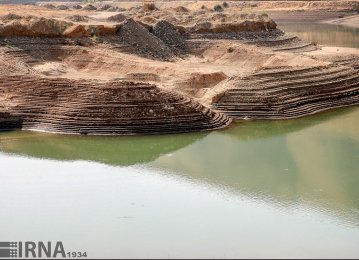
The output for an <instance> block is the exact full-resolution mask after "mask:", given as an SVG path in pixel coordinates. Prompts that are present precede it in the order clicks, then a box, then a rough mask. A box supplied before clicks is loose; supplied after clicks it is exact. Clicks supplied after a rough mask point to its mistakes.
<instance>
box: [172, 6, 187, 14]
mask: <svg viewBox="0 0 359 260" xmlns="http://www.w3.org/2000/svg"><path fill="white" fill-rule="evenodd" d="M174 10H175V11H176V12H178V13H188V12H189V9H187V8H186V7H184V6H178V7H175V8H174Z"/></svg>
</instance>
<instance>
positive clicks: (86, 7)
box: [82, 4, 97, 11]
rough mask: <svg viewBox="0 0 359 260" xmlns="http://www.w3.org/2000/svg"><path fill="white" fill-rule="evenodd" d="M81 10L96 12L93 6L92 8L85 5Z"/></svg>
mask: <svg viewBox="0 0 359 260" xmlns="http://www.w3.org/2000/svg"><path fill="white" fill-rule="evenodd" d="M82 10H85V11H96V10H97V8H96V7H95V6H93V5H91V4H90V5H85V6H84V7H83V8H82Z"/></svg>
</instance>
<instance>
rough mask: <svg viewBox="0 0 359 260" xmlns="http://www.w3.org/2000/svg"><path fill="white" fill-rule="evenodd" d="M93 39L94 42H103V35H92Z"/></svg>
mask: <svg viewBox="0 0 359 260" xmlns="http://www.w3.org/2000/svg"><path fill="white" fill-rule="evenodd" d="M92 41H93V42H97V43H101V42H102V39H101V37H100V36H98V35H96V34H95V35H94V36H92Z"/></svg>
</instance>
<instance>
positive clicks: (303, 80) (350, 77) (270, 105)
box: [212, 65, 359, 119]
mask: <svg viewBox="0 0 359 260" xmlns="http://www.w3.org/2000/svg"><path fill="white" fill-rule="evenodd" d="M354 104H359V73H358V72H357V71H356V70H355V69H354V68H350V67H344V66H338V65H334V66H324V67H323V66H320V67H305V68H301V69H295V70H293V69H281V70H280V69H279V70H278V69H273V70H270V69H267V70H263V71H261V72H259V73H256V74H253V75H251V76H249V77H245V78H238V77H234V78H232V79H230V80H229V82H227V88H226V90H225V91H224V92H223V93H222V95H220V96H219V97H218V98H217V100H215V101H214V103H213V104H212V108H214V109H216V110H217V111H221V112H223V113H226V114H228V115H230V116H231V117H233V118H239V119H241V118H253V119H284V118H294V117H300V116H304V115H309V114H313V113H316V112H319V111H323V110H326V109H330V108H335V107H341V106H348V105H354Z"/></svg>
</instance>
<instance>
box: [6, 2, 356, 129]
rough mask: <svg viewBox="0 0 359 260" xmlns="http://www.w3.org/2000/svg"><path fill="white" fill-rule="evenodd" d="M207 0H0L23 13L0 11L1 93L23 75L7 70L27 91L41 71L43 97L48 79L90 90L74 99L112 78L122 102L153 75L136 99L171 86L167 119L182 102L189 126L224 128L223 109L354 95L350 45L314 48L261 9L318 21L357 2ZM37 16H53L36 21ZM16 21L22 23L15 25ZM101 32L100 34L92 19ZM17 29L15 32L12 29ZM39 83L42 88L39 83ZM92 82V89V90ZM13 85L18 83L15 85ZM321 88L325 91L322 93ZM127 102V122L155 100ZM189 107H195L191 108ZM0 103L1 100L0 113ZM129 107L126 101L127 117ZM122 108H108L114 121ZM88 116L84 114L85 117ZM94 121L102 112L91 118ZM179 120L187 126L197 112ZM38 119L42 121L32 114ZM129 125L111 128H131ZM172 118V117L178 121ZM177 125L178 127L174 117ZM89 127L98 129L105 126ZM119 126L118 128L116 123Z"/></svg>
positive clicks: (269, 112) (257, 109)
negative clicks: (77, 5)
mask: <svg viewBox="0 0 359 260" xmlns="http://www.w3.org/2000/svg"><path fill="white" fill-rule="evenodd" d="M109 3H111V2H109ZM218 3H221V5H223V2H214V1H211V2H207V1H176V2H175V1H170V2H159V3H158V8H159V10H155V11H152V12H149V11H143V10H142V9H141V8H139V7H138V6H140V2H116V3H111V4H112V5H116V7H121V8H126V10H123V11H121V12H120V11H117V12H107V11H87V10H74V9H71V8H73V7H72V6H71V4H69V3H66V4H67V5H69V8H70V10H56V9H49V8H48V7H45V6H28V5H26V6H19V5H6V6H5V5H0V16H4V15H8V14H17V15H20V16H22V17H21V18H16V17H15V18H9V19H10V20H9V21H8V20H6V19H4V18H2V23H3V25H2V26H0V35H1V33H9V30H10V34H5V35H6V37H5V38H4V37H0V53H1V58H0V76H1V77H2V80H3V82H4V83H3V84H5V83H6V86H7V91H8V90H9V89H11V84H16V85H17V84H22V83H21V77H20V78H19V79H17V78H16V80H11V81H10V80H9V82H7V80H6V77H9V74H12V73H14V74H16V75H20V74H21V75H26V77H25V78H24V87H26V88H28V89H27V90H26V91H27V92H26V91H25V90H24V91H25V92H26V93H31V88H32V87H33V86H32V84H35V83H33V82H36V81H37V80H39V79H41V80H40V81H41V84H42V85H41V86H42V88H43V89H44V91H46V92H48V91H49V92H51V97H52V96H56V98H59V97H58V95H60V94H59V93H61V91H62V89H61V87H58V86H57V84H56V81H59V82H60V83H61V84H63V85H66V84H69V86H73V88H74V89H75V90H74V91H75V92H74V93H68V96H69V97H70V96H71V95H79V96H81V95H82V91H83V90H82V89H81V86H82V84H84V86H85V87H86V88H89V89H91V91H89V92H88V93H89V94H88V97H86V99H84V100H82V101H81V102H83V103H84V104H89V103H91V102H90V101H91V99H92V98H94V97H95V96H96V95H99V94H103V91H102V90H101V88H106V89H107V88H108V89H111V87H112V86H113V85H115V86H116V87H118V88H119V89H120V90H121V91H122V92H123V93H122V94H121V95H123V96H124V97H123V99H122V100H121V102H123V103H124V104H125V103H126V102H127V101H126V98H125V95H127V94H126V93H127V92H126V91H127V87H126V86H128V85H129V86H132V85H131V84H133V83H136V84H140V85H141V86H142V85H143V86H145V88H147V86H148V85H147V84H153V86H156V93H159V94H158V96H156V97H155V96H151V93H147V94H148V96H147V97H146V99H149V100H151V99H152V98H153V100H152V101H153V104H154V106H157V105H158V103H159V104H161V102H164V101H163V99H162V94H163V93H165V94H163V95H164V96H166V98H167V97H168V100H172V99H173V97H177V95H179V96H180V97H181V99H179V100H182V99H183V100H186V102H187V103H186V104H185V105H183V106H182V103H181V102H182V101H181V102H179V104H178V107H179V108H178V109H179V110H178V111H176V113H177V114H175V115H176V117H178V118H181V117H185V116H186V115H185V113H186V111H193V113H195V114H196V115H197V116H198V117H199V118H200V117H203V116H204V117H205V118H206V120H207V121H205V122H201V124H202V123H203V125H201V126H200V127H199V128H197V129H211V128H212V129H214V128H220V127H224V126H226V125H228V123H229V119H228V118H227V115H229V116H231V117H234V118H250V117H253V118H268V119H279V118H291V117H297V116H303V115H306V114H312V113H315V112H318V111H322V110H325V109H329V108H331V107H337V106H347V105H352V104H356V103H357V102H359V101H358V99H359V95H358V94H357V93H358V87H359V75H358V70H357V69H358V62H357V61H358V60H359V59H358V57H359V50H357V49H350V48H328V47H321V46H317V45H315V44H313V43H308V42H304V41H302V40H301V39H299V38H297V37H295V36H293V35H288V34H286V33H285V32H282V31H280V30H278V29H276V28H275V23H274V22H273V21H272V20H271V18H270V17H268V15H267V14H264V13H263V12H264V11H268V12H269V13H270V12H272V13H273V15H274V16H275V15H277V17H278V19H283V20H285V19H291V20H292V21H296V20H300V19H303V18H305V17H307V18H308V19H313V21H314V20H315V21H317V20H322V19H324V20H325V19H327V18H334V17H337V16H338V15H339V14H340V15H341V13H344V15H347V14H350V13H352V12H353V10H354V9H355V8H357V7H358V3H359V1H341V2H340V3H336V4H335V2H334V1H321V2H310V3H309V2H308V1H293V2H282V1H263V2H252V1H251V2H244V3H243V2H232V1H229V2H228V4H229V7H224V6H223V7H222V8H223V11H221V12H216V11H214V10H212V9H213V7H214V6H215V5H216V4H218ZM58 4H60V3H56V5H58ZM100 4H101V5H103V4H105V3H96V8H101V5H100ZM72 5H73V4H72ZM136 6H137V7H136ZM203 6H204V7H203ZM274 9H275V11H274ZM278 10H279V11H278ZM293 10H296V11H295V12H294V11H293ZM298 10H303V11H299V12H298ZM329 10H331V12H329ZM24 13H26V14H29V13H30V14H36V16H37V17H30V18H29V17H24ZM116 14H121V15H120V16H118V17H117V19H119V20H118V21H117V20H116V19H111V20H109V19H108V18H109V17H112V16H114V15H116ZM291 14H295V15H294V16H293V15H291ZM74 15H77V16H75V17H74ZM122 16H123V17H122ZM39 17H45V18H55V19H56V20H55V22H54V21H53V20H51V22H49V20H44V21H43V20H39V19H40V18H39ZM290 17H291V18H290ZM122 18H123V19H122ZM128 18H131V19H128ZM74 19H75V20H74ZM76 19H79V20H78V21H76ZM356 19H357V18H356ZM39 21H40V22H39ZM42 21H43V22H42ZM64 21H65V22H64ZM355 21H356V20H355V19H354V20H353V19H349V18H348V20H347V22H348V23H352V24H354V23H355ZM70 22H71V23H70ZM163 22H165V23H164V25H163V24H162V25H163V26H162V27H160V26H159V24H160V23H163ZM19 24H20V25H21V26H20V28H21V30H18V29H17V28H19ZM28 24H30V25H29V26H27V25H28ZM58 24H61V27H62V26H66V30H65V29H64V31H65V32H62V31H61V30H59V28H57V27H56V28H57V30H58V32H57V34H56V35H51V37H49V35H47V33H48V32H49V30H50V31H51V30H52V28H53V27H51V26H52V25H55V26H57V25H58ZM42 25H46V26H45V27H43V26H42ZM99 25H100V26H99ZM101 26H105V27H106V28H107V29H106V30H107V31H106V32H107V33H108V32H109V31H110V34H104V35H103V34H99V30H100V29H99V28H102V27H101ZM4 28H5V29H4ZM29 28H30V29H29ZM109 28H110V29H111V30H109ZM114 28H115V29H114ZM6 30H8V31H6ZM11 30H14V31H16V34H14V35H11ZM101 30H102V31H101V32H103V28H102V29H101ZM68 31H69V32H68ZM24 33H26V35H22V34H24ZM29 33H30V35H29ZM9 35H10V36H9ZM23 36H26V37H23ZM28 36H31V37H28ZM39 36H41V37H39ZM10 72H11V73H10ZM325 75H329V76H325ZM11 78H14V77H13V76H11ZM19 81H20V82H19ZM122 81H123V82H127V83H121V82H122ZM29 82H30V83H29ZM128 82H130V83H128ZM26 84H27V85H26ZM47 84H48V85H49V86H51V88H50V89H49V88H48V86H47ZM52 86H54V87H52ZM96 86H99V89H96V90H93V88H96ZM123 86H125V87H123ZM288 86H291V87H288ZM301 86H303V87H301ZM0 87H1V86H0ZM52 88H55V89H52ZM307 89H308V90H307ZM18 90H19V91H20V92H21V88H18ZM85 92H86V91H85ZM86 93H87V92H86ZM106 93H107V92H106ZM15 94H16V95H17V98H18V99H19V100H20V101H21V102H23V104H27V102H28V100H26V98H23V97H21V95H20V94H19V93H15ZM29 95H30V94H29ZM133 95H134V97H133V100H142V98H143V97H142V94H141V91H137V92H134V93H133ZM172 95H173V96H172ZM325 95H327V96H328V98H324V100H323V96H325ZM30 96H31V95H30ZM318 97H321V98H318ZM39 98H40V99H42V97H41V93H40V92H39V93H37V95H36V96H34V97H31V100H30V101H31V102H33V103H32V104H37V102H38V100H37V99H39ZM336 98H337V99H336ZM0 99H3V100H7V102H8V104H10V105H11V106H10V108H11V109H14V110H13V111H15V112H16V104H12V101H11V98H9V97H8V96H7V95H5V96H3V97H2V96H1V95H0ZM60 99H61V97H60ZM106 100H112V101H113V102H114V104H116V105H117V103H116V96H111V95H108V93H107V94H106V96H104V99H103V100H102V101H101V100H99V103H98V105H99V106H100V105H101V104H100V103H101V102H106ZM161 100H162V101H161ZM188 100H190V101H188ZM20 101H19V102H20ZM112 101H111V102H112ZM152 101H151V102H152ZM46 102H47V104H48V105H49V107H50V109H48V110H47V111H48V112H49V115H51V111H53V109H55V108H51V106H52V105H53V102H52V101H51V100H46ZM141 102H142V101H141ZM166 102H170V101H166ZM135 103H136V102H135V101H133V104H132V103H131V106H132V107H134V109H135V110H136V113H137V114H136V115H135V116H134V117H133V118H131V120H136V116H138V119H140V118H141V116H140V115H144V114H146V115H148V116H149V117H152V116H153V114H152V112H151V113H150V112H149V111H153V110H154V109H153V108H151V106H152V105H149V106H147V107H146V108H145V109H146V110H145V111H144V110H141V109H142V108H141V106H138V107H136V105H135ZM176 104H177V103H176ZM65 105H66V102H64V107H61V108H58V109H59V111H58V112H56V113H58V114H56V116H61V111H63V110H64V109H65V111H67V110H66V109H69V110H70V109H74V107H75V108H76V109H78V111H80V112H81V113H82V112H84V113H85V112H86V111H84V110H81V109H80V108H81V105H78V104H76V106H74V107H72V108H66V106H65ZM24 107H25V105H24ZM124 107H126V105H124ZM196 107H197V108H198V107H200V111H198V109H197V110H196ZM0 108H1V104H0ZM120 108H121V107H120V106H119V107H118V108H116V109H120ZM127 108H128V107H127ZM4 109H5V110H6V109H9V107H4ZM26 109H29V107H26ZM41 109H43V108H41ZM92 109H93V108H92ZM191 109H192V110H191ZM193 109H195V110H193ZM212 109H213V110H212ZM23 110H24V111H25V108H23ZM35 110H36V109H35ZM36 111H37V110H36ZM39 111H40V110H39ZM71 111H72V110H71ZM76 111H77V110H76ZM105 112H106V117H107V119H106V120H107V121H106V122H107V123H109V122H111V120H113V119H111V113H112V110H111V108H109V109H108V111H105ZM197 112H198V113H197ZM212 112H213V113H212ZM1 113H2V111H1V109H0V119H1ZM36 113H37V112H36ZM96 113H97V112H96V110H91V111H90V113H89V114H96ZM171 114H172V115H174V113H172V111H171V109H168V106H167V105H166V106H164V108H163V110H159V112H158V115H161V116H163V117H158V118H155V119H156V120H157V121H156V124H159V125H160V124H161V122H164V121H166V120H167V119H166V117H167V116H169V115H171ZM6 115H7V116H8V114H6ZM131 115H133V114H132V112H131V111H130V110H129V111H128V114H126V117H130V116H131ZM121 116H122V114H121V113H119V114H118V118H117V119H116V120H119V119H120V118H121ZM222 116H223V117H222ZM89 118H90V117H89ZM89 118H87V119H86V120H85V119H84V126H85V125H86V124H87V123H88V122H89V121H88V120H89ZM97 119H98V120H100V121H101V120H102V119H101V116H98V118H97ZM187 119H188V122H190V124H191V125H192V126H193V128H194V130H195V129H196V125H197V124H198V121H196V120H197V119H196V120H195V121H192V120H190V118H187ZM49 120H50V121H51V116H49ZM69 120H70V121H71V120H73V118H72V117H71V118H70V119H69ZM151 120H152V119H151ZM171 120H175V119H171ZM198 120H199V119H198ZM30 121H31V120H30ZM38 122H39V123H40V124H41V123H42V121H41V120H40V119H39V121H38ZM71 122H72V121H71ZM126 122H127V121H126ZM174 122H175V121H174ZM50 123H51V122H50ZM132 123H133V122H132V121H131V122H130V123H129V125H124V126H121V127H125V128H126V129H131V125H132ZM175 123H177V124H182V123H181V121H180V120H179V121H178V122H175ZM69 124H70V125H69V128H68V129H69V131H71V127H72V125H71V124H72V123H69ZM101 124H102V122H101ZM142 125H143V123H142ZM159 125H156V131H157V132H159V129H160V128H161V127H160V126H159ZM70 126H71V127H70ZM144 126H145V125H144ZM144 126H143V127H144ZM30 127H32V126H31V125H29V126H28V128H30ZM51 127H53V126H51ZM51 127H50V128H49V129H52V128H51ZM56 127H58V126H57V125H56ZM56 127H55V128H56ZM128 127H130V128H128ZM141 127H142V126H141ZM157 127H159V128H157ZM177 127H178V128H180V127H184V128H183V129H185V128H186V127H185V126H183V125H181V126H180V127H179V126H177ZM96 129H97V128H94V133H96V131H97V130H96ZM99 129H101V131H106V133H107V130H106V129H103V128H99ZM121 129H122V128H121ZM168 129H169V130H168V131H169V132H172V131H175V130H176V126H173V125H172V126H171V127H170V128H168ZM137 130H138V129H137ZM137 130H136V131H137ZM51 131H52V130H51ZM99 131H100V130H99ZM126 131H127V130H126ZM126 131H125V133H126ZM131 131H132V130H131ZM133 131H134V130H133ZM136 131H134V132H135V133H137V132H136ZM118 133H121V134H122V133H124V132H123V131H122V130H118ZM146 133H147V132H146ZM149 133H150V130H149Z"/></svg>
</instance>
